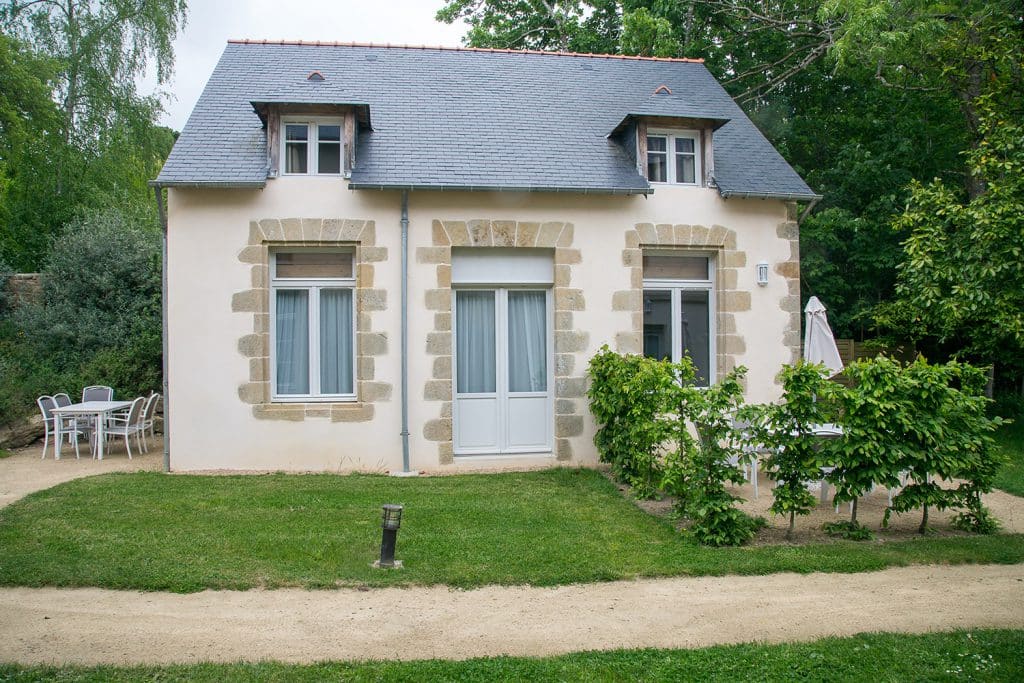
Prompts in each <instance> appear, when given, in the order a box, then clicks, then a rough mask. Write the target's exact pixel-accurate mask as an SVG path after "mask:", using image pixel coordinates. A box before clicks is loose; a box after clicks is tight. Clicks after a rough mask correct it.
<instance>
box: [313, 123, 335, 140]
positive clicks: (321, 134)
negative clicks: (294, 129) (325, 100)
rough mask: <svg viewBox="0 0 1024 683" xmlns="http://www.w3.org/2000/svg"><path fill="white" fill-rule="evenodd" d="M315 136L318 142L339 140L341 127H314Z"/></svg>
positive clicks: (321, 125)
mask: <svg viewBox="0 0 1024 683" xmlns="http://www.w3.org/2000/svg"><path fill="white" fill-rule="evenodd" d="M316 136H317V138H318V139H319V140H320V142H325V141H331V140H333V141H334V142H338V141H339V140H341V126H325V125H323V124H320V125H319V126H317V127H316Z"/></svg>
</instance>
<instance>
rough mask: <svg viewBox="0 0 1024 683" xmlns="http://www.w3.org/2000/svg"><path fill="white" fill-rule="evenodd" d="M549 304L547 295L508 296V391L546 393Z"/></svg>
mask: <svg viewBox="0 0 1024 683" xmlns="http://www.w3.org/2000/svg"><path fill="white" fill-rule="evenodd" d="M547 385H548V364H547V301H546V296H545V293H544V292H516V291H511V292H509V293H508V390H509V391H547Z"/></svg>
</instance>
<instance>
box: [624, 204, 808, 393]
mask: <svg viewBox="0 0 1024 683" xmlns="http://www.w3.org/2000/svg"><path fill="white" fill-rule="evenodd" d="M793 211H795V208H791V209H790V212H789V215H788V218H789V219H788V220H787V221H786V222H784V223H781V224H780V225H779V226H778V228H777V230H776V234H777V236H778V237H780V238H782V239H785V240H787V241H788V242H789V244H790V257H789V259H788V260H786V261H782V262H780V263H777V264H776V266H775V272H776V274H778V275H781V276H782V277H784V278H785V279H786V282H787V294H786V296H784V297H781V298H780V300H779V302H778V305H779V308H780V309H782V310H783V311H785V312H786V313H787V314H788V316H789V324H788V325H787V329H786V331H785V332H784V333H783V337H782V340H781V341H782V343H783V344H784V345H785V346H786V347H787V348H789V349H790V358H791V361H790V362H795V361H796V360H797V359H798V358H799V357H800V243H799V229H798V227H797V224H796V222H795V217H794V214H793ZM655 248H658V249H663V248H675V249H680V250H683V249H685V250H693V251H704V252H713V253H715V254H716V257H715V294H716V296H715V299H716V302H717V304H716V311H715V316H716V321H717V327H718V331H717V335H716V343H717V350H718V353H717V358H716V372H717V376H718V377H722V376H724V375H725V374H726V373H728V372H730V371H731V370H733V369H735V368H736V366H737V365H738V362H737V361H738V358H739V357H740V356H741V355H743V354H744V353H746V350H747V346H746V340H745V339H744V338H743V336H742V335H740V334H738V333H737V328H736V314H737V313H742V312H746V311H749V310H750V309H751V295H750V292H749V291H746V290H742V289H739V288H738V287H739V284H738V282H739V269H741V268H745V267H747V253H746V252H745V251H742V250H740V249H738V248H737V240H736V231H735V230H731V229H729V228H726V227H723V226H721V225H714V226H712V227H711V228H707V227H705V226H702V225H672V224H665V223H662V224H657V225H655V224H653V223H638V224H636V226H635V227H634V228H632V229H630V230H627V231H626V233H625V249H623V250H622V265H623V266H625V267H626V268H629V269H630V289H626V290H621V291H617V292H615V293H614V294H613V295H612V310H614V311H625V312H629V313H630V314H631V319H630V322H631V329H629V330H625V331H622V332H619V333H618V334H617V335H616V339H615V346H616V350H617V351H618V352H619V353H635V354H641V353H643V325H644V314H643V251H644V249H655Z"/></svg>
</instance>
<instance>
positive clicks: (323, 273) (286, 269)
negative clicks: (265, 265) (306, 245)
mask: <svg viewBox="0 0 1024 683" xmlns="http://www.w3.org/2000/svg"><path fill="white" fill-rule="evenodd" d="M274 258H275V259H276V263H277V267H276V272H275V274H274V276H275V277H279V278H325V277H341V278H350V277H352V252H350V251H323V252H321V251H295V252H282V253H279V254H275V256H274Z"/></svg>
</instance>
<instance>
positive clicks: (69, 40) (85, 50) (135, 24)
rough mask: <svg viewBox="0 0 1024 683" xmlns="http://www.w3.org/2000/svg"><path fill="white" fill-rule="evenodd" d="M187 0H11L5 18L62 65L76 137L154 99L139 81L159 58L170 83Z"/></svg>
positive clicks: (161, 78) (67, 121)
mask: <svg viewBox="0 0 1024 683" xmlns="http://www.w3.org/2000/svg"><path fill="white" fill-rule="evenodd" d="M185 11H186V2H185V0H101V1H96V0H6V2H4V3H3V5H2V6H0V21H2V22H3V25H4V26H5V27H6V28H5V31H9V32H11V33H13V34H15V35H17V36H18V37H20V38H22V39H24V40H27V41H29V42H31V43H32V45H34V46H35V48H36V49H37V50H39V51H40V52H43V53H45V54H47V55H49V56H51V57H52V58H53V59H54V60H56V62H57V63H58V65H59V73H58V79H57V88H56V93H55V94H56V97H57V100H58V101H59V102H60V106H61V111H62V113H63V117H64V126H65V135H66V136H67V140H68V141H69V142H71V141H75V142H78V143H81V142H83V141H87V140H92V139H95V138H97V137H99V135H100V133H101V132H102V131H103V130H105V129H107V128H109V127H110V126H112V125H114V124H115V122H116V121H118V120H120V119H123V118H124V117H125V115H126V113H127V112H128V111H130V110H132V109H135V108H136V107H139V106H140V105H141V109H142V110H143V113H145V109H146V108H147V103H145V102H141V101H140V98H139V97H138V94H137V91H136V86H135V82H136V79H137V78H138V77H140V76H142V75H143V74H144V73H145V70H146V67H147V66H148V65H149V63H150V62H151V61H152V62H154V63H155V65H156V75H157V81H158V82H159V83H164V82H165V81H166V80H167V78H169V77H170V74H171V70H172V68H173V66H174V49H173V45H172V44H173V42H174V38H175V36H176V35H177V33H178V29H179V28H180V27H182V26H184V23H185Z"/></svg>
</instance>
